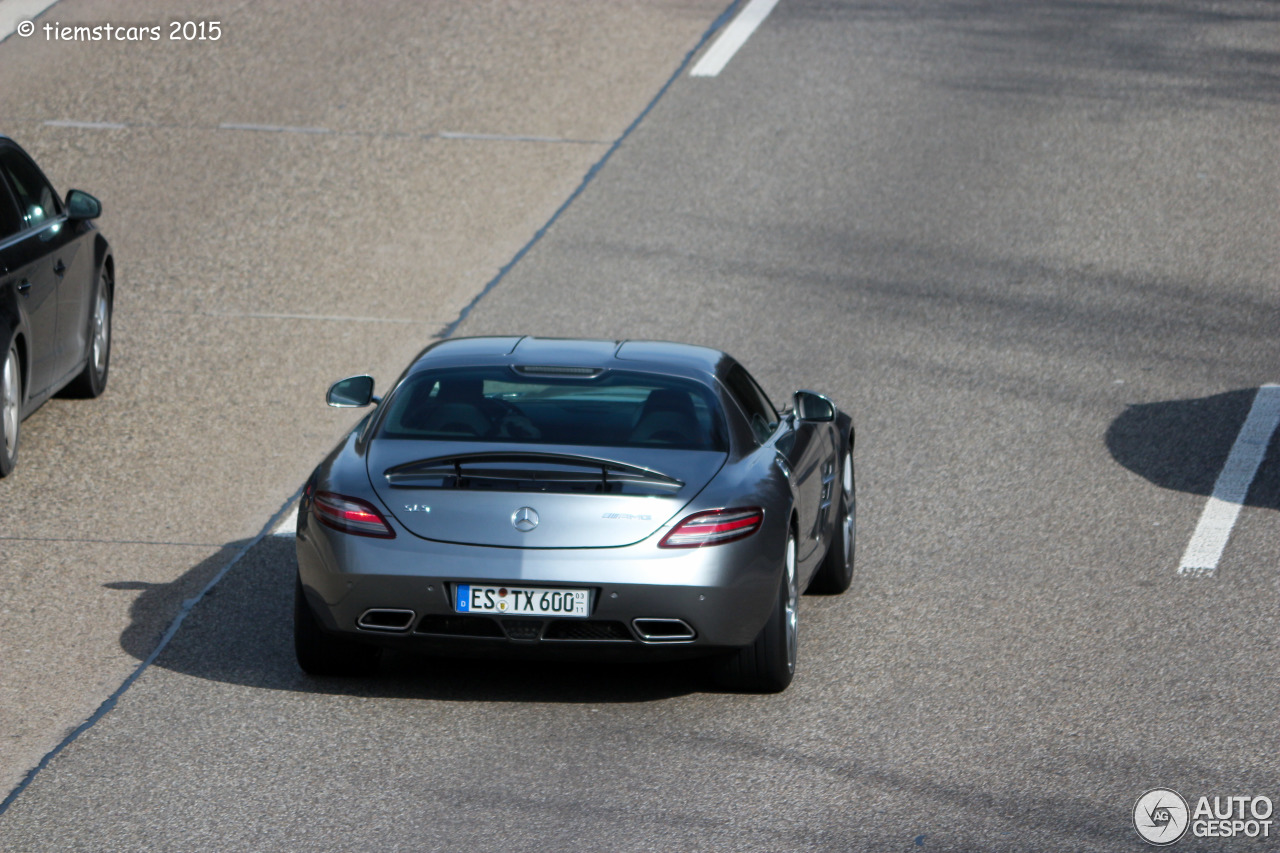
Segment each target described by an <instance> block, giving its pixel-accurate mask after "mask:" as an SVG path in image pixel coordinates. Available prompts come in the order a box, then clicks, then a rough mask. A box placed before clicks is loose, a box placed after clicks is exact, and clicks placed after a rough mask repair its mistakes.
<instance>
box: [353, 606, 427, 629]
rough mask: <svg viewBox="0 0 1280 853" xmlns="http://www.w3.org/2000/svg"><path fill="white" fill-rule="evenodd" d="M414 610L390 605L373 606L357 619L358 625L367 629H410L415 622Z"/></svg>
mask: <svg viewBox="0 0 1280 853" xmlns="http://www.w3.org/2000/svg"><path fill="white" fill-rule="evenodd" d="M413 617H414V612H413V611H412V610H395V609H393V608H389V607H371V608H369V609H368V610H366V611H365V612H364V613H362V614H360V618H359V619H357V620H356V627H357V628H363V629H364V630H366V631H384V632H388V633H396V632H399V631H408V630H409V626H410V625H412V624H413Z"/></svg>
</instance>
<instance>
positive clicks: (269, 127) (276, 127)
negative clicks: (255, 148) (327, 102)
mask: <svg viewBox="0 0 1280 853" xmlns="http://www.w3.org/2000/svg"><path fill="white" fill-rule="evenodd" d="M218 130H254V131H259V132H262V133H311V134H322V133H333V131H332V130H330V129H329V128H327V127H290V126H288V125H283V124H236V123H233V122H228V121H224V122H223V123H222V124H220V125H218Z"/></svg>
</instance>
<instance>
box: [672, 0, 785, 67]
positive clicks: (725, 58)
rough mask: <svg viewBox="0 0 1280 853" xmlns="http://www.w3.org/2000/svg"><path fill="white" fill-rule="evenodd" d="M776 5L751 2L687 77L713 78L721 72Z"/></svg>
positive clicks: (775, 2)
mask: <svg viewBox="0 0 1280 853" xmlns="http://www.w3.org/2000/svg"><path fill="white" fill-rule="evenodd" d="M777 5H778V0H751V2H750V3H748V4H747V5H746V8H744V9H743V10H742V11H741V12H739V13H738V17H736V18H734V19H733V23H732V24H730V25H729V26H728V27H726V28H725V31H724V32H722V33H721V34H720V38H718V39H716V43H715V44H713V45H711V49H710V50H708V51H707V52H706V53H704V54H703V55H702V59H700V60H698V64H697V65H695V66H693V70H692V71H690V72H689V76H690V77H715V76H716V75H717V74H719V73H720V72H721V71H723V70H724V67H725V66H726V65H728V64H729V60H730V59H733V55H734V54H735V53H737V52H738V48H740V47H742V46H743V45H744V44H746V43H747V39H749V38H751V35H752V33H754V32H755V31H756V28H757V27H759V26H760V24H762V23H764V19H765V18H767V17H769V13H770V12H772V11H773V7H774V6H777Z"/></svg>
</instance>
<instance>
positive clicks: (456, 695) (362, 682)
mask: <svg viewBox="0 0 1280 853" xmlns="http://www.w3.org/2000/svg"><path fill="white" fill-rule="evenodd" d="M244 544H245V543H244V542H240V543H233V544H232V545H230V546H228V547H227V548H224V549H223V550H222V551H221V552H220V553H219V555H218V556H216V557H212V558H210V559H209V560H206V561H204V562H203V563H201V564H200V565H197V566H195V567H193V568H192V569H191V570H190V571H188V572H187V573H186V574H185V575H184V576H183V577H182V578H179V579H178V580H176V581H174V583H173V584H163V585H153V586H144V587H141V588H142V589H143V593H142V595H141V596H139V598H138V599H137V601H135V602H134V605H133V608H132V611H131V615H132V616H133V622H132V624H131V625H130V627H129V628H128V629H126V630H125V631H124V633H123V634H122V635H121V638H120V644H121V646H122V647H123V648H124V649H125V651H127V652H128V653H129V654H131V655H133V656H134V657H136V658H138V659H139V660H145V659H146V658H147V657H148V656H149V655H150V654H151V653H152V651H153V650H154V649H155V647H156V643H157V641H158V639H159V636H158V634H157V631H156V628H155V625H156V622H157V620H156V618H155V611H156V608H157V606H159V605H161V604H163V605H167V606H168V607H170V608H171V607H172V606H173V602H174V594H173V588H175V587H177V588H183V589H189V588H191V587H192V586H195V583H193V580H194V581H196V582H197V583H198V582H200V581H205V580H207V579H208V578H210V577H212V576H213V575H214V574H215V573H216V572H217V571H218V569H219V568H220V567H221V566H222V565H225V563H226V560H227V559H229V556H228V555H229V554H232V553H236V552H238V551H239V549H240V548H242V547H243V546H244ZM293 549H294V543H293V539H292V538H291V537H276V536H268V537H266V538H264V539H263V540H262V541H261V542H259V543H258V544H256V545H254V546H253V547H252V548H251V549H250V550H249V552H248V553H246V554H245V555H244V557H243V558H241V559H240V560H239V561H238V562H237V563H236V564H235V565H233V566H232V567H231V569H230V571H229V572H228V573H227V575H226V577H224V578H223V579H222V580H221V581H220V582H219V583H218V584H217V585H216V586H215V587H214V588H213V589H212V590H210V591H209V593H208V594H206V595H205V597H204V598H203V599H201V600H200V602H199V603H198V604H196V605H195V607H194V608H193V609H192V611H191V613H190V614H189V615H188V617H187V619H186V621H185V622H184V623H183V624H182V628H181V630H179V631H178V633H177V634H176V636H175V637H174V638H173V640H172V641H171V642H170V644H169V646H168V647H167V648H166V649H165V650H164V652H163V653H161V655H160V657H159V658H158V659H157V661H156V665H157V666H162V667H164V668H166V669H171V670H175V671H177V672H181V673H184V674H186V675H192V676H195V677H197V678H206V679H210V680H213V681H222V682H228V683H232V684H242V685H246V686H252V687H260V688H265V689H270V690H296V691H301V692H321V693H334V694H347V695H360V696H380V697H397V698H418V699H435V700H452V701H490V702H574V703H581V702H592V703H600V702H646V701H653V700H657V699H666V698H670V697H673V696H679V695H684V694H687V693H691V692H695V691H698V690H701V689H708V688H709V685H708V684H707V683H706V682H705V680H704V679H703V678H701V677H700V676H701V668H700V667H696V666H688V665H680V664H675V665H656V664H654V665H644V664H612V663H609V664H604V663H581V662H574V663H572V664H565V663H563V662H543V661H536V662H531V661H519V662H516V661H502V660H496V661H490V660H486V661H473V660H445V659H436V658H426V657H421V656H417V655H412V654H407V653H397V652H392V653H388V654H386V655H384V660H383V665H382V671H381V673H380V674H379V675H378V676H377V677H373V678H363V679H361V678H356V679H339V678H324V679H317V678H311V677H309V676H307V675H305V674H304V673H303V672H302V671H301V670H300V669H298V665H297V663H296V662H295V660H294V657H293V577H294V573H295V572H296V570H297V569H296V562H295V558H294V551H293ZM214 564H216V565H214ZM111 586H112V587H113V588H117V589H119V588H138V587H136V586H133V585H131V584H129V583H128V582H124V583H115V584H112V585H111Z"/></svg>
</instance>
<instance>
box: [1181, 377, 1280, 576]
mask: <svg viewBox="0 0 1280 853" xmlns="http://www.w3.org/2000/svg"><path fill="white" fill-rule="evenodd" d="M1278 424H1280V385H1263V386H1262V387H1261V388H1259V389H1258V393H1257V395H1255V396H1254V398H1253V408H1251V409H1250V410H1249V417H1247V418H1245V422H1244V426H1242V427H1241V428H1240V434H1239V435H1238V436H1236V443H1235V444H1234V445H1232V447H1231V453H1230V454H1229V455H1228V456H1227V463H1226V464H1225V465H1223V466H1222V473H1221V474H1219V475H1218V482H1216V483H1215V484H1214V486H1213V495H1212V496H1211V497H1210V498H1209V502H1208V503H1207V504H1205V508H1204V512H1203V513H1202V514H1201V515H1200V523H1199V524H1197V525H1196V532H1195V533H1194V534H1192V536H1191V541H1190V542H1189V543H1188V544H1187V550H1186V552H1185V553H1184V554H1183V555H1182V563H1181V565H1179V566H1178V574H1179V575H1189V576H1191V577H1211V576H1212V575H1213V573H1214V572H1216V571H1217V570H1218V561H1219V560H1221V559H1222V551H1223V549H1224V548H1226V547H1227V539H1229V538H1230V536H1231V530H1232V528H1233V527H1235V524H1236V518H1237V517H1239V515H1240V507H1241V506H1243V505H1244V501H1245V498H1246V497H1247V496H1248V494H1249V487H1250V486H1251V485H1253V478H1254V477H1255V476H1256V475H1257V473H1258V467H1259V466H1260V465H1261V464H1262V459H1263V457H1264V456H1266V454H1267V445H1268V444H1270V443H1271V435H1272V433H1274V432H1275V431H1276V426H1277V425H1278Z"/></svg>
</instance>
